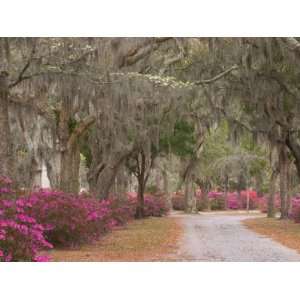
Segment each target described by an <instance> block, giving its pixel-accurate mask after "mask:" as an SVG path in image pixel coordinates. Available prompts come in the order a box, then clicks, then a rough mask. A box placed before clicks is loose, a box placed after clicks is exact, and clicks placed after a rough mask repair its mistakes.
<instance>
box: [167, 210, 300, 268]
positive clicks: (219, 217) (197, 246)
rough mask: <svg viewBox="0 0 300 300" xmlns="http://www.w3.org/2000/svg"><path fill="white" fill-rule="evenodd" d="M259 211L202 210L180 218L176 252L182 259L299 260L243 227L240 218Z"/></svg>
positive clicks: (276, 243)
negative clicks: (178, 241) (214, 211)
mask: <svg viewBox="0 0 300 300" xmlns="http://www.w3.org/2000/svg"><path fill="white" fill-rule="evenodd" d="M258 216H259V215H256V214H252V215H247V214H232V213H202V214H198V215H174V216H173V217H176V218H181V221H182V223H183V227H184V234H183V238H182V241H181V244H180V249H179V251H178V253H177V260H183V261H186V260H188V261H233V262H235V261H236V262H237V261H245V262H251V261H257V262H260V261H300V255H299V254H298V253H297V252H296V251H295V250H292V249H289V248H287V247H285V246H283V245H281V244H279V243H278V242H275V241H273V240H272V239H270V238H267V237H265V236H262V235H259V234H257V233H255V232H253V231H251V230H250V229H247V228H246V227H245V226H244V225H243V224H242V223H241V221H242V220H244V219H247V218H253V217H255V218H257V217H258Z"/></svg>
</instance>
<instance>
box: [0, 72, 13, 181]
mask: <svg viewBox="0 0 300 300" xmlns="http://www.w3.org/2000/svg"><path fill="white" fill-rule="evenodd" d="M0 129H1V130H0V175H6V176H9V177H12V178H13V177H14V172H15V165H14V159H13V151H12V140H11V129H10V124H9V114H8V74H7V72H5V71H2V72H1V73H0Z"/></svg>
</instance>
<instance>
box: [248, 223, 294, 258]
mask: <svg viewBox="0 0 300 300" xmlns="http://www.w3.org/2000/svg"><path fill="white" fill-rule="evenodd" d="M243 223H244V224H245V225H246V226H247V227H248V228H250V229H252V230H254V231H255V232H257V233H259V234H263V235H265V236H268V237H271V238H272V239H273V240H275V241H278V242H280V243H281V244H283V245H285V246H287V247H289V248H292V249H295V250H297V251H298V252H299V253H300V224H296V223H294V222H293V221H290V220H278V219H269V218H259V219H249V220H245V221H243Z"/></svg>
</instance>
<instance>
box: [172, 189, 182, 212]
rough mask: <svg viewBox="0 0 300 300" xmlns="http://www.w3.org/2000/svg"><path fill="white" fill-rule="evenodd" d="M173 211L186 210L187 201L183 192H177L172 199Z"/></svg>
mask: <svg viewBox="0 0 300 300" xmlns="http://www.w3.org/2000/svg"><path fill="white" fill-rule="evenodd" d="M171 201H172V205H173V209H174V210H184V208H185V200H184V194H183V193H181V192H176V193H174V194H173V195H172V198H171Z"/></svg>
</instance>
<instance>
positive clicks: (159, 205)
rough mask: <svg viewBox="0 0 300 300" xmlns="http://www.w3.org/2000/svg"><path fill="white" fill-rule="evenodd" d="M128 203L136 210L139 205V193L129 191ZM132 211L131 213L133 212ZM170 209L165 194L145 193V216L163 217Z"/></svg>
mask: <svg viewBox="0 0 300 300" xmlns="http://www.w3.org/2000/svg"><path fill="white" fill-rule="evenodd" d="M127 197H128V202H129V203H128V204H127V205H129V206H130V207H131V210H132V211H134V213H135V209H136V206H137V193H127ZM132 211H131V213H132ZM168 211H169V208H168V205H167V202H166V199H165V197H164V195H163V194H156V195H152V194H145V195H144V213H145V217H150V216H153V217H162V216H164V215H166V214H167V213H168Z"/></svg>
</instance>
